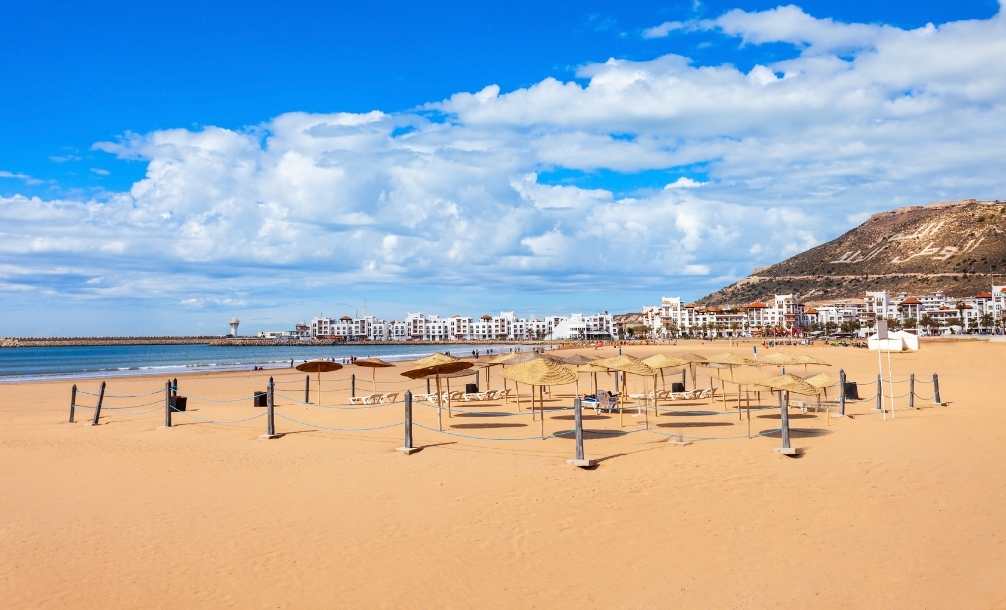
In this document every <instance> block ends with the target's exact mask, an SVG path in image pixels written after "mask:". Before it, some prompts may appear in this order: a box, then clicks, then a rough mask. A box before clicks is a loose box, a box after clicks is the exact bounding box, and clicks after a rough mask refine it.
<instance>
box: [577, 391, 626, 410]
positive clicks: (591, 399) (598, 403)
mask: <svg viewBox="0 0 1006 610" xmlns="http://www.w3.org/2000/svg"><path fill="white" fill-rule="evenodd" d="M580 404H581V405H583V406H585V407H589V408H592V409H594V414H595V415H596V414H598V413H600V412H601V411H606V412H609V413H610V412H612V411H614V410H615V407H616V406H617V405H618V395H617V394H612V393H611V392H608V391H606V390H599V391H598V392H597V394H596V395H594V394H588V395H587V396H584V397H583V398H582V399H581V400H580Z"/></svg>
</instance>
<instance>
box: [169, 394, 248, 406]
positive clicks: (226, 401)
mask: <svg viewBox="0 0 1006 610" xmlns="http://www.w3.org/2000/svg"><path fill="white" fill-rule="evenodd" d="M184 396H186V397H188V398H189V399H190V400H202V401H205V402H214V403H218V404H230V403H235V402H242V401H246V400H251V398H252V397H251V396H245V397H242V398H231V399H227V400H220V399H216V398H206V397H205V396H193V395H191V394H188V393H186V394H184Z"/></svg>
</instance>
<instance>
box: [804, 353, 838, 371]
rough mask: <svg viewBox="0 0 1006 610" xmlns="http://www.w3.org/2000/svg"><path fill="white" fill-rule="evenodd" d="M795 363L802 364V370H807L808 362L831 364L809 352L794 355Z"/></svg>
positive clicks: (817, 364) (822, 364)
mask: <svg viewBox="0 0 1006 610" xmlns="http://www.w3.org/2000/svg"><path fill="white" fill-rule="evenodd" d="M796 360H797V363H798V364H802V365H803V370H805V371H806V370H807V365H808V364H813V365H815V366H831V365H830V364H828V363H827V362H825V361H824V360H819V359H818V358H815V357H813V356H811V355H809V354H800V355H798V356H797V357H796Z"/></svg>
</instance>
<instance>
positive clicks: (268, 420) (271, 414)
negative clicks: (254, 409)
mask: <svg viewBox="0 0 1006 610" xmlns="http://www.w3.org/2000/svg"><path fill="white" fill-rule="evenodd" d="M273 390H274V386H273V381H272V377H270V378H269V385H267V386H266V393H265V406H266V410H265V434H263V435H262V436H260V437H259V438H279V435H278V434H276V413H275V411H274V408H275V407H276V402H275V400H274V399H275V395H274V393H273Z"/></svg>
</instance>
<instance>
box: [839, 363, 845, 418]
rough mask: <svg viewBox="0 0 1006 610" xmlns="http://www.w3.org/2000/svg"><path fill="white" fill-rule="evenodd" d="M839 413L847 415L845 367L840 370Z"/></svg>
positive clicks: (843, 415)
mask: <svg viewBox="0 0 1006 610" xmlns="http://www.w3.org/2000/svg"><path fill="white" fill-rule="evenodd" d="M838 386H839V387H838V414H839V415H841V416H842V417H845V369H841V370H839V371H838Z"/></svg>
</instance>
